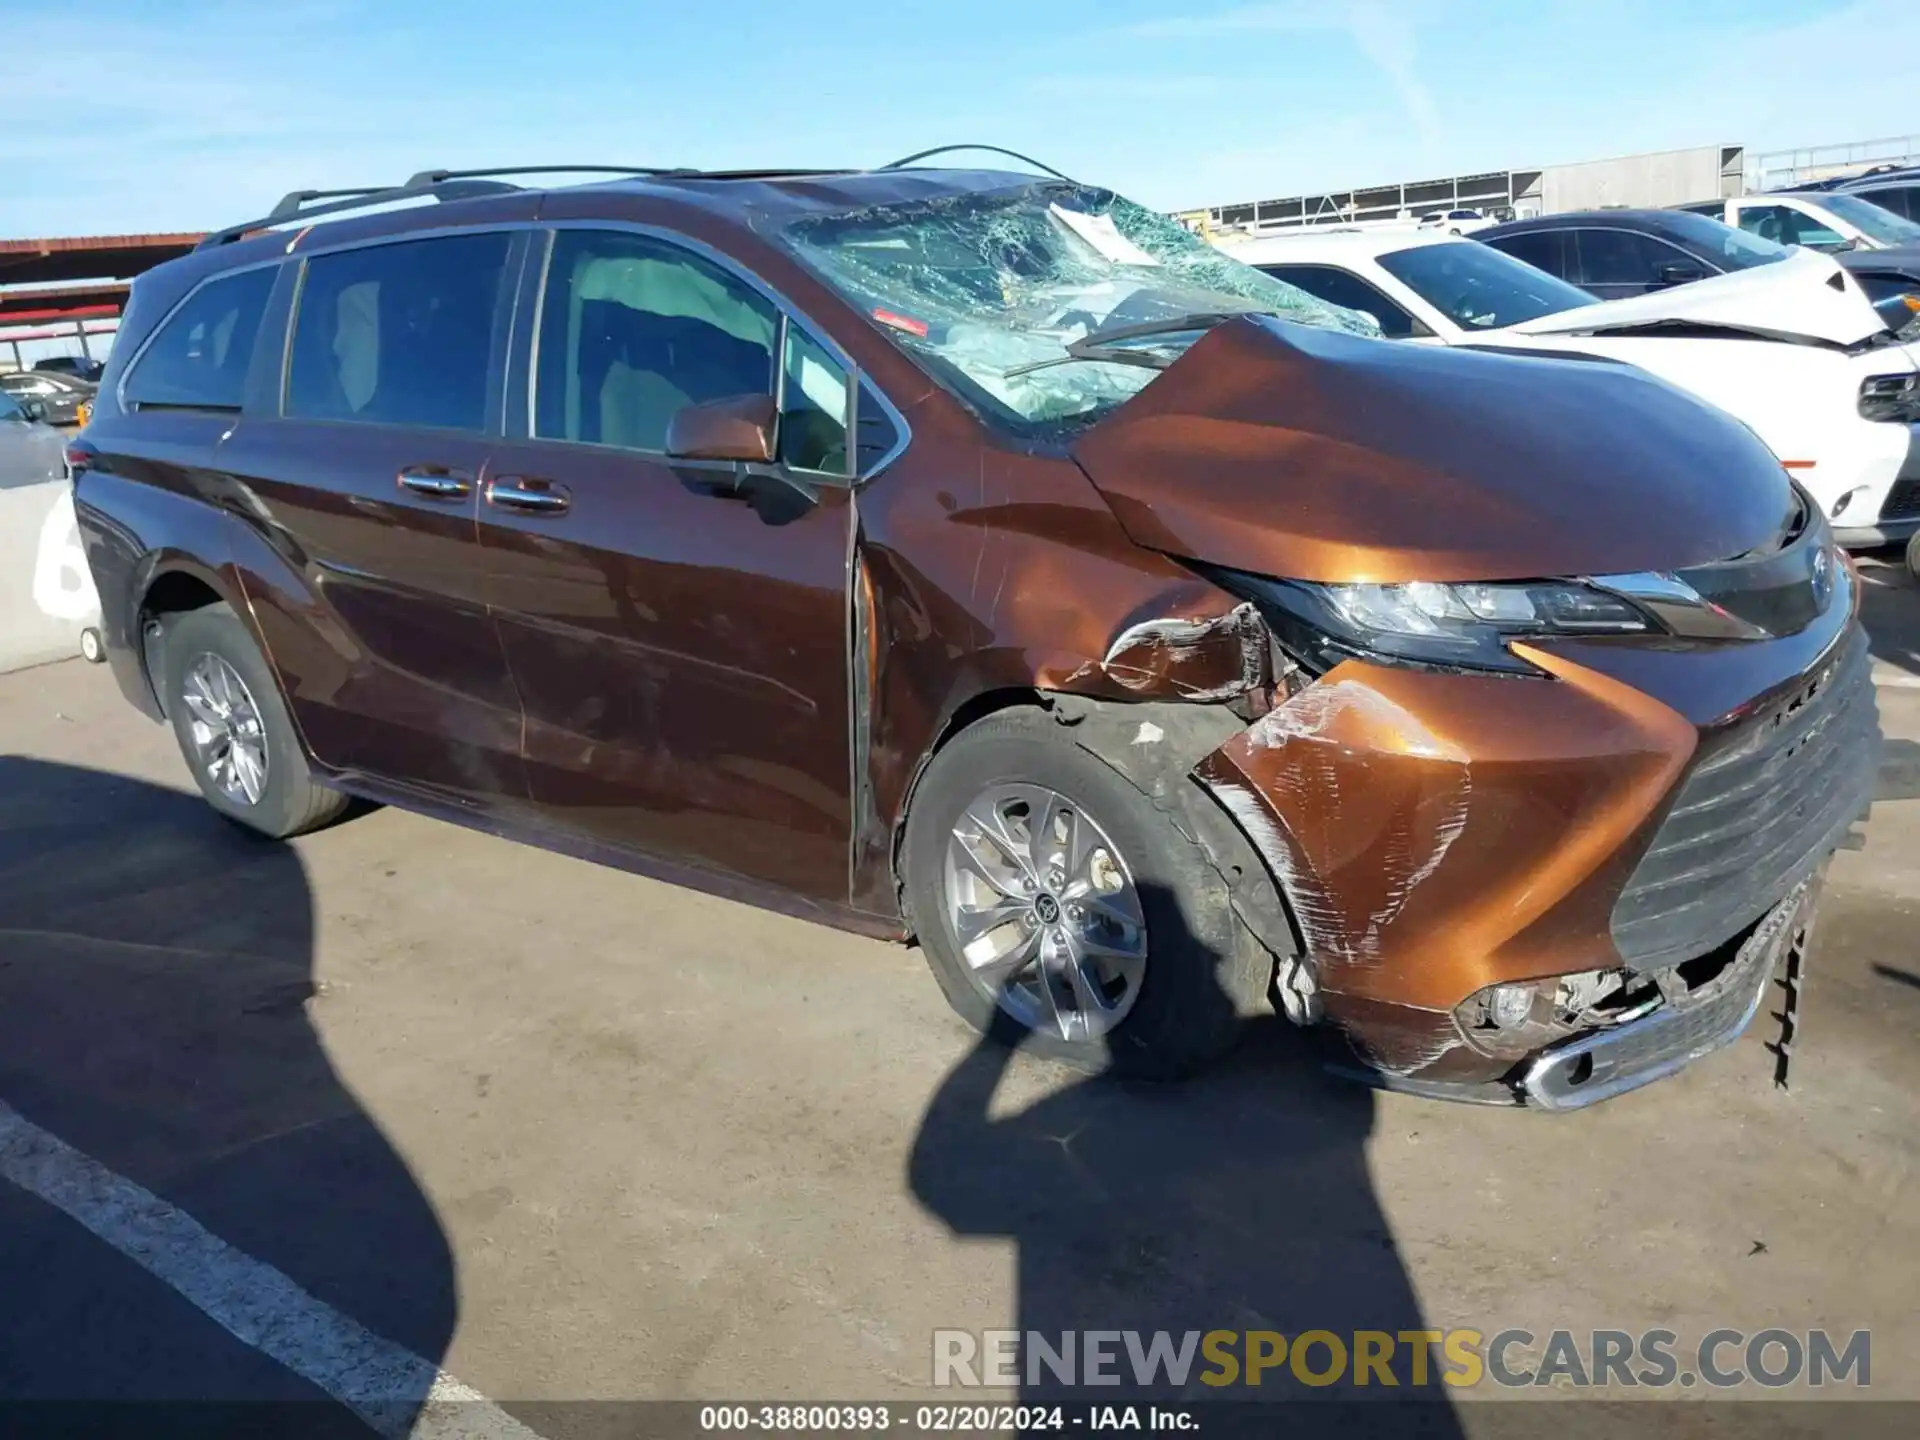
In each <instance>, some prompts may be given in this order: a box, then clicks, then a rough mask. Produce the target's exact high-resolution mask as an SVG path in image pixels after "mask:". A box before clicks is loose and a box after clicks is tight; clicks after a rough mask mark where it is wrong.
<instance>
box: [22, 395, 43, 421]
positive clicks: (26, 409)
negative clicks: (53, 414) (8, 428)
mask: <svg viewBox="0 0 1920 1440" xmlns="http://www.w3.org/2000/svg"><path fill="white" fill-rule="evenodd" d="M20 413H21V414H22V415H24V416H26V417H27V419H29V420H31V421H33V423H34V424H36V425H38V424H39V423H41V422H42V421H44V420H45V419H46V418H47V404H46V401H44V400H22V401H21V402H20Z"/></svg>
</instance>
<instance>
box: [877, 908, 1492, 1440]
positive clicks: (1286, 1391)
mask: <svg viewBox="0 0 1920 1440" xmlns="http://www.w3.org/2000/svg"><path fill="white" fill-rule="evenodd" d="M1148 910H1149V913H1162V914H1165V913H1173V914H1177V913H1178V907H1177V906H1171V905H1168V906H1161V907H1154V906H1153V905H1152V904H1151V903H1149V906H1148ZM1153 959H1154V956H1153V952H1152V950H1151V949H1150V951H1149V955H1148V962H1147V964H1148V973H1149V976H1151V973H1152V966H1153ZM1148 983H1149V984H1151V979H1149V981H1148ZM995 1028H996V1032H997V1033H996V1034H994V1035H990V1036H989V1037H987V1038H985V1039H983V1040H982V1041H981V1043H980V1044H979V1045H977V1046H976V1047H975V1048H974V1049H973V1050H972V1051H970V1052H969V1053H968V1054H967V1055H966V1057H965V1058H964V1059H962V1060H961V1061H960V1063H959V1064H958V1065H957V1066H956V1067H955V1068H954V1069H953V1071H952V1072H951V1073H950V1074H949V1075H948V1076H947V1077H946V1079H945V1080H944V1082H943V1083H942V1084H941V1086H940V1089H939V1091H938V1092H937V1093H936V1094H935V1095H934V1097H933V1100H932V1102H931V1103H930V1104H929V1105H928V1107H927V1111H926V1114H925V1116H924V1117H923V1119H922V1121H921V1126H920V1131H919V1134H918V1136H917V1137H916V1140H915V1144H914V1148H913V1154H912V1158H911V1160H910V1161H909V1180H910V1183H911V1186H912V1189H913V1192H914V1194H915V1195H916V1196H917V1197H918V1198H919V1200H920V1202H921V1203H922V1204H923V1205H925V1206H926V1207H927V1208H928V1209H929V1210H930V1211H931V1212H932V1213H933V1214H934V1215H936V1216H938V1217H939V1218H940V1219H941V1220H943V1221H945V1222H946V1224H947V1225H949V1226H950V1227H951V1228H952V1229H953V1230H954V1232H955V1233H957V1234H959V1235H963V1236H1003V1237H1006V1238H1007V1239H1010V1240H1012V1241H1013V1242H1014V1245H1015V1248H1016V1252H1017V1254H1016V1260H1015V1264H1016V1267H1017V1274H1018V1294H1017V1296H1016V1297H1015V1298H1016V1304H1015V1314H1014V1316H1013V1317H1012V1318H1011V1320H1008V1319H1006V1318H1004V1317H991V1318H989V1317H981V1316H977V1315H976V1316H956V1317H955V1319H954V1321H953V1325H954V1327H955V1328H956V1329H968V1330H972V1331H974V1332H976V1334H977V1333H978V1332H979V1331H980V1330H982V1329H984V1328H989V1327H994V1326H1004V1327H1005V1328H1010V1329H1017V1330H1019V1331H1021V1332H1023V1333H1032V1332H1038V1333H1039V1334H1040V1335H1041V1336H1042V1337H1044V1339H1045V1343H1046V1345H1047V1346H1048V1347H1049V1349H1051V1350H1055V1351H1058V1350H1059V1348H1060V1347H1061V1344H1062V1336H1061V1332H1065V1331H1071V1332H1077V1336H1076V1340H1077V1342H1078V1344H1079V1346H1080V1358H1082V1359H1083V1358H1084V1355H1085V1341H1086V1337H1087V1335H1088V1332H1091V1331H1119V1332H1123V1334H1122V1336H1121V1337H1119V1338H1117V1339H1113V1340H1109V1341H1108V1342H1106V1347H1105V1348H1106V1349H1107V1350H1108V1351H1109V1352H1110V1353H1111V1354H1112V1355H1113V1356H1114V1357H1116V1361H1117V1363H1114V1364H1111V1365H1109V1366H1108V1367H1107V1371H1106V1373H1107V1374H1109V1375H1117V1376H1119V1377H1120V1383H1118V1384H1108V1385H1104V1386H1101V1385H1088V1384H1086V1383H1085V1379H1086V1376H1085V1373H1084V1371H1075V1372H1074V1378H1075V1381H1076V1383H1075V1384H1074V1385H1073V1386H1068V1385H1066V1384H1063V1383H1061V1381H1060V1379H1059V1378H1058V1376H1057V1373H1056V1369H1057V1367H1055V1366H1054V1365H1053V1364H1052V1363H1051V1361H1050V1358H1049V1357H1044V1356H1043V1357H1040V1359H1039V1361H1038V1363H1034V1362H1033V1360H1032V1359H1031V1357H1029V1356H1027V1355H1025V1354H1024V1353H1023V1355H1022V1357H1021V1359H1020V1361H1019V1366H1020V1369H1021V1371H1022V1374H1021V1380H1022V1383H1021V1385H1020V1387H1019V1390H1020V1399H1021V1401H1022V1402H1023V1403H1026V1404H1048V1405H1051V1404H1055V1403H1069V1402H1076V1403H1083V1404H1084V1403H1087V1402H1091V1403H1094V1404H1099V1405H1105V1404H1120V1403H1129V1402H1131V1403H1139V1402H1142V1401H1148V1400H1154V1399H1158V1400H1161V1401H1163V1402H1175V1403H1178V1404H1180V1405H1182V1406H1198V1405H1200V1404H1203V1403H1208V1402H1219V1401H1231V1402H1262V1401H1266V1402H1275V1401H1278V1402H1303V1401H1315V1400H1319V1401H1326V1400H1332V1401H1336V1402H1347V1403H1349V1404H1350V1403H1351V1402H1355V1401H1365V1400H1383V1401H1397V1402H1422V1401H1423V1402H1428V1403H1422V1404H1418V1405H1412V1406H1410V1405H1407V1404H1395V1405H1394V1406H1393V1407H1392V1408H1391V1409H1390V1410H1383V1409H1381V1408H1379V1407H1376V1406H1372V1405H1365V1406H1359V1407H1356V1408H1354V1409H1347V1408H1345V1407H1344V1406H1343V1408H1342V1411H1341V1412H1340V1414H1341V1419H1340V1421H1339V1424H1340V1427H1341V1432H1342V1433H1343V1434H1346V1435H1354V1434H1360V1433H1373V1432H1374V1430H1375V1428H1376V1427H1377V1426H1384V1427H1385V1428H1384V1429H1381V1430H1380V1433H1391V1434H1395V1435H1403V1434H1405V1435H1431V1436H1457V1435H1459V1434H1460V1433H1461V1431H1460V1429H1459V1428H1458V1424H1457V1422H1456V1420H1455V1418H1454V1415H1453V1411H1452V1409H1451V1407H1450V1405H1448V1404H1447V1403H1446V1401H1447V1399H1448V1397H1447V1394H1446V1387H1445V1386H1443V1385H1442V1384H1441V1383H1440V1379H1439V1377H1440V1374H1441V1372H1442V1368H1443V1367H1442V1363H1441V1362H1442V1355H1441V1353H1440V1349H1439V1347H1438V1346H1437V1345H1435V1346H1433V1347H1432V1348H1431V1351H1430V1353H1429V1355H1428V1356H1427V1358H1428V1360H1429V1362H1430V1363H1429V1365H1428V1368H1427V1384H1426V1386H1425V1387H1423V1388H1415V1387H1413V1386H1412V1385H1411V1384H1410V1383H1409V1382H1410V1380H1411V1378H1412V1374H1413V1361H1412V1356H1411V1355H1410V1353H1409V1345H1408V1343H1406V1342H1402V1341H1400V1340H1399V1339H1398V1338H1397V1337H1399V1336H1400V1335H1401V1333H1402V1332H1407V1331H1418V1330H1423V1329H1426V1328H1428V1327H1427V1326H1426V1323H1425V1322H1424V1321H1423V1319H1422V1317H1421V1313H1420V1306H1419V1303H1418V1302H1417V1300H1416V1299H1415V1297H1414V1294H1413V1289H1412V1286H1411V1284H1410V1283H1409V1280H1408V1277H1407V1273H1406V1269H1405V1267H1404V1266H1403V1264H1402V1263H1401V1259H1400V1255H1399V1253H1398V1251H1397V1249H1396V1247H1395V1245H1394V1240H1393V1236H1392V1234H1391V1232H1390V1230H1389V1228H1388V1226H1387V1223H1386V1219H1385V1217H1384V1216H1383V1215H1382V1213H1381V1210H1380V1206H1379V1204H1378V1203H1377V1202H1376V1201H1375V1199H1374V1195H1373V1187H1372V1184H1371V1182H1370V1180H1369V1178H1368V1174H1367V1160H1366V1155H1365V1153H1364V1150H1363V1145H1364V1142H1365V1140H1366V1137H1367V1134H1368V1131H1369V1130H1370V1128H1371V1125H1372V1118H1373V1111H1374V1098H1373V1094H1372V1092H1371V1091H1369V1090H1366V1089H1364V1088H1362V1087H1360V1086H1358V1085H1356V1084H1353V1083H1351V1082H1347V1081H1341V1080H1338V1079H1335V1078H1334V1077H1332V1076H1329V1075H1328V1074H1326V1073H1325V1071H1324V1069H1323V1068H1322V1063H1321V1062H1322V1058H1323V1057H1324V1056H1325V1054H1326V1053H1327V1052H1326V1049H1325V1047H1324V1046H1322V1045H1320V1044H1318V1043H1308V1042H1310V1041H1313V1040H1315V1038H1316V1037H1310V1036H1308V1035H1305V1034H1303V1033H1302V1032H1299V1031H1297V1030H1295V1029H1294V1028H1293V1027H1292V1026H1291V1025H1290V1024H1288V1023H1287V1022H1286V1021H1284V1020H1282V1019H1280V1018H1278V1017H1277V1016H1275V1017H1271V1018H1266V1017H1263V1018H1261V1019H1259V1020H1256V1021H1252V1022H1249V1023H1248V1025H1247V1032H1248V1033H1247V1034H1246V1036H1245V1038H1244V1041H1243V1043H1242V1044H1241V1045H1240V1047H1239V1048H1238V1049H1237V1050H1236V1051H1235V1052H1234V1054H1233V1055H1232V1056H1230V1057H1228V1058H1227V1059H1226V1060H1225V1061H1223V1062H1221V1063H1220V1064H1219V1065H1217V1066H1216V1067H1214V1068H1213V1069H1212V1070H1209V1071H1207V1072H1206V1073H1204V1074H1203V1075H1200V1076H1198V1077H1196V1078H1194V1079H1192V1080H1188V1081H1186V1082H1184V1083H1181V1084H1176V1085H1151V1084H1143V1083H1138V1082H1126V1081H1117V1080H1113V1079H1106V1078H1092V1077H1089V1078H1084V1079H1076V1080H1073V1081H1072V1082H1070V1083H1069V1084H1067V1085H1066V1087H1065V1088H1063V1089H1058V1090H1054V1091H1052V1092H1051V1093H1049V1094H1047V1095H1046V1096H1045V1098H1043V1099H1041V1100H1040V1101H1038V1102H1037V1103H1035V1104H1033V1105H1030V1106H1029V1107H1028V1108H1026V1109H1024V1110H1021V1111H1020V1112H1019V1113H1017V1114H1005V1115H996V1114H994V1113H993V1112H992V1109H991V1104H992V1101H993V1098H994V1092H995V1090H996V1089H997V1088H998V1086H999V1084H1000V1082H1001V1080H1002V1078H1003V1076H1004V1075H1005V1073H1006V1071H1007V1069H1008V1066H1009V1062H1010V1060H1011V1057H1012V1054H1013V1049H1012V1044H1011V1043H1009V1042H1015V1043H1017V1040H1018V1032H1017V1027H1015V1026H1013V1025H1012V1024H1011V1022H1010V1021H1006V1019H1005V1017H1004V1016H1003V1017H1002V1018H1001V1020H1000V1021H997V1022H996V1027H995ZM1219 1330H1227V1331H1237V1332H1241V1337H1242V1338H1241V1339H1239V1340H1238V1341H1236V1342H1233V1343H1230V1344H1229V1345H1228V1346H1227V1347H1226V1353H1228V1354H1231V1355H1232V1356H1234V1357H1235V1359H1236V1361H1237V1362H1238V1363H1239V1364H1240V1366H1241V1370H1240V1373H1239V1375H1238V1376H1237V1377H1235V1378H1234V1383H1231V1384H1226V1385H1219V1386H1215V1385H1211V1384H1209V1383H1207V1382H1205V1381H1204V1380H1202V1378H1201V1377H1202V1376H1203V1375H1205V1374H1207V1373H1209V1372H1211V1373H1213V1374H1214V1375H1216V1376H1219V1375H1220V1374H1221V1373H1222V1369H1221V1367H1219V1366H1217V1365H1209V1363H1208V1359H1207V1356H1206V1354H1205V1352H1204V1351H1199V1352H1197V1353H1195V1354H1194V1356H1193V1363H1192V1366H1191V1369H1190V1370H1189V1372H1188V1374H1187V1377H1186V1380H1185V1383H1184V1384H1170V1383H1168V1378H1169V1377H1168V1375H1167V1371H1166V1370H1165V1369H1164V1368H1162V1369H1160V1370H1158V1371H1157V1372H1155V1374H1154V1376H1153V1380H1154V1383H1152V1384H1150V1385H1146V1386H1142V1385H1140V1384H1138V1383H1137V1380H1138V1377H1137V1376H1136V1374H1135V1372H1134V1362H1133V1360H1132V1359H1131V1358H1130V1354H1129V1348H1128V1345H1127V1343H1126V1340H1125V1337H1124V1332H1127V1331H1137V1332H1139V1336H1138V1342H1137V1343H1138V1344H1139V1345H1140V1346H1141V1347H1142V1348H1143V1349H1145V1348H1146V1347H1149V1346H1150V1345H1151V1344H1152V1341H1153V1336H1154V1333H1155V1332H1159V1331H1165V1332H1169V1342H1170V1343H1171V1344H1172V1345H1173V1346H1175V1347H1178V1346H1180V1345H1181V1344H1182V1343H1183V1337H1184V1336H1186V1335H1187V1334H1188V1333H1189V1332H1198V1333H1199V1334H1200V1335H1201V1336H1206V1335H1207V1334H1208V1333H1209V1332H1212V1331H1219ZM1314 1330H1320V1331H1330V1332H1332V1333H1333V1334H1334V1335H1335V1336H1338V1337H1340V1338H1341V1341H1342V1343H1343V1344H1344V1345H1345V1346H1346V1347H1347V1349H1348V1351H1349V1357H1348V1361H1347V1368H1346V1372H1345V1375H1344V1376H1343V1377H1342V1378H1341V1380H1340V1381H1339V1383H1337V1384H1333V1385H1326V1386H1318V1385H1310V1384H1303V1383H1301V1381H1300V1380H1299V1379H1297V1378H1296V1377H1295V1375H1294V1373H1293V1372H1292V1371H1291V1369H1290V1368H1289V1366H1288V1364H1286V1363H1284V1362H1283V1363H1280V1364H1278V1365H1275V1366H1272V1367H1271V1368H1266V1369H1264V1370H1263V1372H1262V1375H1261V1382H1260V1384H1259V1385H1258V1386H1257V1387H1256V1386H1250V1385H1248V1384H1247V1383H1246V1378H1247V1377H1246V1374H1245V1369H1244V1361H1245V1359H1246V1355H1247V1342H1246V1340H1245V1338H1244V1337H1245V1335H1246V1332H1249V1331H1274V1332H1279V1333H1280V1334H1282V1335H1285V1336H1286V1337H1287V1338H1288V1340H1289V1342H1291V1341H1292V1340H1294V1339H1296V1338H1297V1337H1299V1336H1300V1335H1302V1334H1303V1333H1305V1332H1308V1331H1314ZM1358 1331H1375V1332H1384V1333H1385V1334H1386V1335H1388V1336H1393V1337H1396V1339H1395V1344H1394V1350H1393V1354H1392V1358H1391V1362H1390V1363H1391V1365H1392V1368H1393V1370H1394V1372H1395V1374H1396V1375H1397V1377H1398V1379H1399V1386H1398V1387H1397V1388H1386V1387H1385V1386H1384V1385H1383V1384H1382V1383H1380V1377H1379V1374H1378V1372H1377V1371H1376V1372H1374V1374H1373V1376H1372V1380H1373V1383H1372V1384H1370V1385H1368V1386H1365V1387H1356V1386H1354V1385H1352V1384H1351V1382H1350V1379H1349V1378H1348V1377H1351V1376H1352V1374H1353V1361H1352V1356H1351V1350H1352V1348H1353V1345H1354V1336H1355V1333H1356V1332H1358ZM951 1343H955V1344H957V1343H958V1342H951ZM1268 1343H1269V1344H1271V1342H1270V1341H1269V1342H1268ZM1414 1343H1419V1342H1414ZM939 1347H940V1341H939V1338H938V1337H935V1341H934V1347H933V1348H934V1353H935V1359H936V1365H935V1371H936V1373H935V1374H934V1375H933V1377H932V1378H933V1380H934V1383H935V1384H936V1385H938V1384H939V1383H941V1379H942V1377H941V1376H940V1375H939V1374H938V1370H939V1365H938V1363H937V1361H938V1356H939ZM1422 1348H1425V1347H1424V1346H1423V1347H1422ZM975 1359H976V1366H978V1365H981V1364H984V1361H985V1356H984V1354H982V1355H978V1356H976V1357H975ZM1307 1361H1308V1363H1307V1367H1306V1368H1307V1372H1308V1373H1309V1374H1321V1373H1324V1372H1325V1371H1326V1370H1327V1368H1328V1366H1329V1363H1330V1360H1329V1351H1328V1350H1327V1349H1326V1348H1325V1346H1324V1345H1315V1346H1314V1347H1312V1348H1311V1349H1310V1350H1309V1353H1308V1356H1307ZM964 1375H965V1372H964V1371H955V1372H950V1373H949V1375H948V1377H947V1381H948V1383H952V1381H953V1379H954V1378H955V1377H956V1376H958V1377H960V1378H962V1379H964ZM940 1398H942V1399H948V1398H950V1399H951V1400H953V1401H954V1402H956V1403H960V1402H965V1401H968V1400H970V1399H972V1400H977V1399H979V1398H982V1397H981V1396H980V1395H979V1394H978V1393H974V1394H969V1393H968V1392H967V1391H966V1390H963V1389H955V1390H953V1391H951V1392H949V1393H948V1394H946V1395H942V1396H941V1397H940ZM1250 1408H1251V1407H1248V1408H1247V1409H1243V1408H1241V1405H1238V1404H1236V1405H1235V1406H1234V1407H1233V1409H1232V1410H1226V1409H1219V1410H1215V1411H1214V1412H1213V1413H1212V1414H1209V1413H1208V1412H1206V1411H1196V1412H1195V1413H1197V1414H1198V1416H1199V1418H1200V1424H1201V1428H1202V1429H1203V1430H1204V1431H1206V1432H1207V1433H1208V1434H1214V1435H1218V1434H1222V1433H1231V1434H1241V1433H1245V1434H1262V1435H1264V1434H1268V1433H1271V1432H1272V1429H1273V1427H1274V1426H1275V1425H1276V1424H1279V1423H1282V1421H1283V1420H1285V1418H1286V1417H1284V1416H1281V1415H1276V1414H1275V1413H1274V1412H1273V1411H1272V1410H1270V1409H1268V1410H1265V1411H1264V1413H1261V1412H1252V1413H1249V1410H1250ZM1289 1409H1290V1410H1291V1412H1292V1414H1293V1416H1294V1418H1295V1419H1303V1418H1306V1416H1307V1415H1309V1414H1310V1413H1311V1414H1317V1415H1319V1416H1320V1417H1321V1419H1322V1420H1324V1421H1327V1422H1331V1421H1332V1420H1333V1415H1332V1413H1330V1412H1326V1411H1315V1412H1307V1411H1301V1410H1297V1409H1293V1407H1292V1406H1291V1405H1290V1406H1289ZM1356 1426H1357V1427H1358V1428H1356Z"/></svg>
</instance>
